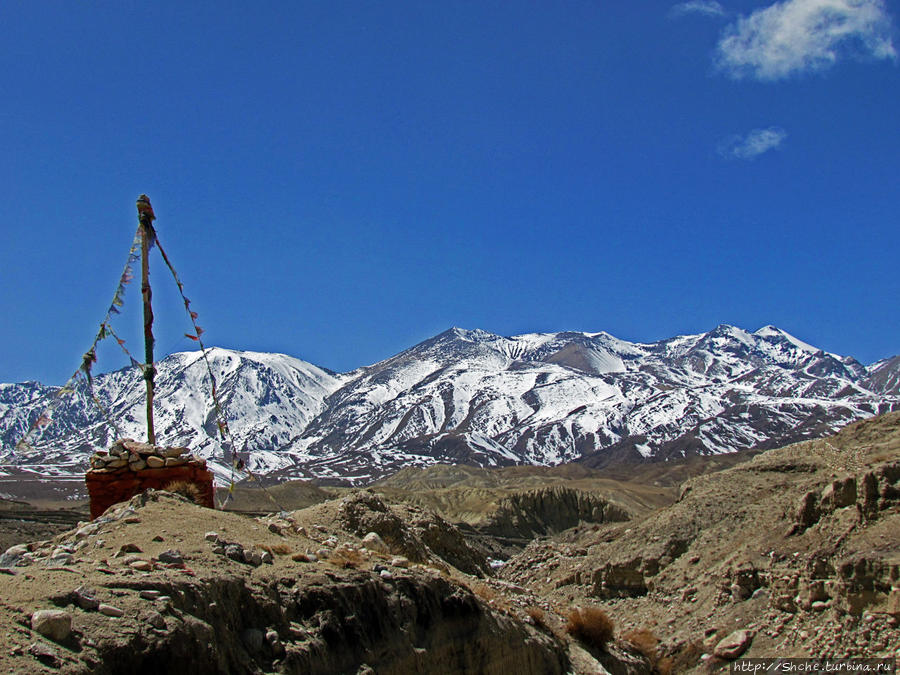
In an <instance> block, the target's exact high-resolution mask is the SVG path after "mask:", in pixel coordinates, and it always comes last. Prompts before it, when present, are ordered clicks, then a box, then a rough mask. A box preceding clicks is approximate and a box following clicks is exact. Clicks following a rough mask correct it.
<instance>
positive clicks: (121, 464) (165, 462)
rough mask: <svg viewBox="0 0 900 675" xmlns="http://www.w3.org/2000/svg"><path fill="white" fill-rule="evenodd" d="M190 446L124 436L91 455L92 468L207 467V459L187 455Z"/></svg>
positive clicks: (140, 469) (95, 469) (108, 469)
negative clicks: (143, 441) (146, 441)
mask: <svg viewBox="0 0 900 675" xmlns="http://www.w3.org/2000/svg"><path fill="white" fill-rule="evenodd" d="M188 453H189V450H188V448H167V447H163V446H161V445H151V444H149V443H140V442H138V441H135V440H132V439H130V438H122V439H120V440H118V441H116V442H115V443H113V445H112V447H111V448H110V449H109V453H106V452H103V451H102V450H100V451H97V452H96V453H95V454H94V455H92V456H91V469H93V470H94V471H100V472H113V471H124V470H126V469H127V470H129V471H143V470H144V469H161V468H163V467H167V466H184V465H185V464H190V465H191V466H195V467H198V468H201V469H205V468H206V460H205V459H203V458H202V457H197V456H196V455H189V456H185V455H187V454H188Z"/></svg>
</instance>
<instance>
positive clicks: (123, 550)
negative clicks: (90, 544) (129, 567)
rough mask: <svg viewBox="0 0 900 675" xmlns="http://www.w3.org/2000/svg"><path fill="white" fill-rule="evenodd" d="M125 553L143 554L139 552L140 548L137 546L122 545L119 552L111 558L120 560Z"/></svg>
mask: <svg viewBox="0 0 900 675" xmlns="http://www.w3.org/2000/svg"><path fill="white" fill-rule="evenodd" d="M126 553H143V551H142V550H141V547H140V546H138V545H137V544H123V545H122V546H121V547H120V548H119V551H118V552H117V553H115V554H113V558H121V557H122V556H124V555H125V554H126Z"/></svg>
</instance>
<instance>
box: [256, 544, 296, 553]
mask: <svg viewBox="0 0 900 675" xmlns="http://www.w3.org/2000/svg"><path fill="white" fill-rule="evenodd" d="M260 548H261V549H263V550H264V551H268V552H269V553H271V554H272V555H288V554H289V553H291V552H293V550H294V549H292V548H291V547H290V546H288V545H287V544H275V545H274V546H269V545H268V544H260Z"/></svg>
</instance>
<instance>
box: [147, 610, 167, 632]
mask: <svg viewBox="0 0 900 675" xmlns="http://www.w3.org/2000/svg"><path fill="white" fill-rule="evenodd" d="M147 623H149V624H150V625H151V626H153V627H154V628H157V629H159V630H163V629H165V627H166V620H165V619H164V618H163V615H162V614H160V613H159V612H150V614H148V615H147Z"/></svg>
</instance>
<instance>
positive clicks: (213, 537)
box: [203, 532, 219, 543]
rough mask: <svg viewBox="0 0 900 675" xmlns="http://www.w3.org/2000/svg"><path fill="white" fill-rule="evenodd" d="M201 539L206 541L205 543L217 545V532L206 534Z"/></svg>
mask: <svg viewBox="0 0 900 675" xmlns="http://www.w3.org/2000/svg"><path fill="white" fill-rule="evenodd" d="M203 538H204V539H206V541H211V542H213V543H218V541H219V533H218V532H207V533H206V534H204V535H203Z"/></svg>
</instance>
